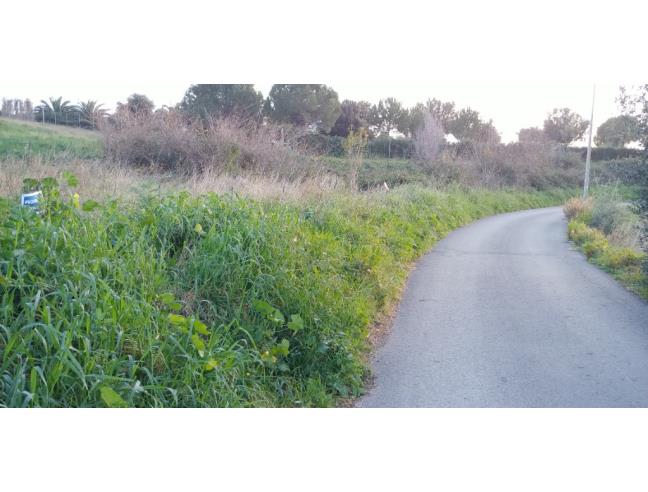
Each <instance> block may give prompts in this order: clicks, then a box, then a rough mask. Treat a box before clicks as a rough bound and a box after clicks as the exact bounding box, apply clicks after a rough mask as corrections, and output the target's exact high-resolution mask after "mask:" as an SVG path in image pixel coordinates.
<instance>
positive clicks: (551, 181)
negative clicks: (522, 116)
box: [0, 84, 643, 407]
mask: <svg viewBox="0 0 648 492" xmlns="http://www.w3.org/2000/svg"><path fill="white" fill-rule="evenodd" d="M2 107H3V115H4V116H10V118H4V117H3V118H2V119H0V168H2V173H0V406H53V407H76V406H329V405H335V404H338V403H340V401H342V400H344V399H346V398H351V397H354V396H357V395H359V394H361V392H362V390H363V382H364V380H365V377H366V376H367V368H366V364H365V359H366V355H367V350H368V345H369V341H368V340H369V335H370V330H371V326H372V323H374V322H376V321H377V320H378V319H379V318H380V317H381V316H382V315H383V314H384V313H386V312H388V311H389V309H390V307H392V306H393V305H394V303H395V302H397V300H398V296H399V293H400V291H401V289H402V286H403V284H404V281H405V279H406V275H407V272H408V269H409V267H410V265H411V263H412V262H413V261H414V260H416V259H417V258H418V257H419V256H420V255H422V254H423V253H424V252H425V251H427V250H428V249H429V248H430V247H431V246H432V245H433V244H434V243H435V242H436V241H438V240H439V239H440V238H442V237H443V236H445V235H446V234H447V233H448V232H449V231H451V230H453V229H454V228H456V227H459V226H462V225H464V224H466V223H468V222H470V221H472V220H475V219H478V218H481V217H484V216H487V215H490V214H495V213H501V212H508V211H514V210H520V209H526V208H535V207H542V206H549V205H556V204H559V203H563V202H564V201H565V200H566V199H567V198H569V197H570V196H573V195H574V194H575V187H577V186H578V185H579V184H580V182H581V180H582V169H583V156H582V152H581V150H579V149H572V148H569V147H568V144H569V143H570V142H572V141H573V140H575V139H578V138H579V136H580V135H582V132H583V131H584V128H586V122H584V121H583V120H582V118H580V117H579V116H578V115H576V114H574V113H572V112H571V111H569V110H568V109H566V108H563V109H560V110H555V111H553V112H552V113H550V114H549V115H548V117H547V121H546V122H545V125H544V127H543V128H542V129H540V128H530V129H524V130H521V131H520V141H519V142H516V143H512V144H502V143H501V142H500V139H499V134H498V133H497V131H496V129H495V127H494V125H493V123H492V122H491V121H486V120H484V119H482V118H481V117H480V116H479V113H477V112H476V111H474V110H471V109H470V108H462V109H459V108H455V107H454V104H452V103H442V102H440V101H436V100H430V101H427V102H426V103H425V104H419V105H416V106H414V107H412V108H404V107H402V105H400V103H399V102H398V101H396V100H395V99H393V98H387V99H385V100H382V101H380V102H379V103H377V104H375V105H371V104H369V103H364V102H354V101H343V102H342V103H340V102H338V101H337V94H336V93H335V91H333V90H332V89H331V88H328V87H326V86H321V85H284V84H280V85H275V86H274V87H273V89H272V90H271V92H270V94H269V95H268V97H267V98H265V99H264V98H263V97H262V95H261V94H259V93H258V92H256V91H255V90H254V88H253V86H251V85H245V84H243V85H219V86H214V85H196V86H192V87H190V88H189V90H188V91H187V94H186V95H185V97H184V99H183V100H182V101H181V102H180V103H179V104H178V105H177V106H176V107H173V108H166V107H165V108H158V109H156V108H155V105H154V104H153V102H152V101H150V100H149V99H148V98H147V97H146V96H144V95H141V94H133V95H132V96H130V97H129V98H128V100H127V101H126V102H125V103H120V104H119V105H118V107H117V109H116V110H115V111H114V112H113V113H112V114H109V113H108V112H106V111H105V110H104V109H103V108H102V106H101V104H98V103H97V102H95V101H87V102H86V103H80V104H78V105H72V104H71V103H70V102H69V101H64V100H63V99H62V98H57V99H54V98H52V99H50V100H49V101H41V104H40V105H39V106H37V107H36V108H32V106H31V103H30V102H28V101H19V100H10V101H6V100H5V101H3V106H2ZM32 113H33V114H36V115H37V116H39V117H40V120H39V121H40V122H38V123H36V122H34V121H29V120H30V119H31V118H32V117H33V114H32ZM43 122H44V123H43ZM75 122H76V123H75ZM625 123H627V121H626V122H625ZM74 126H78V127H79V128H74ZM620 126H622V125H619V124H610V125H608V127H609V128H608V130H609V131H608V133H609V132H612V131H614V132H617V133H618V130H619V127H620ZM626 126H627V125H626ZM623 128H625V127H623ZM633 128H635V127H633ZM637 128H638V127H637ZM633 131H634V130H633ZM450 132H452V135H453V136H454V137H455V140H456V141H455V142H453V143H451V142H450V141H448V140H447V139H446V135H448V133H450ZM395 133H399V134H398V135H394V134H395ZM615 135H616V133H615ZM633 135H634V134H633ZM601 138H602V139H604V138H607V139H608V140H610V139H612V141H614V142H618V141H624V142H625V141H626V140H628V138H631V137H623V138H625V140H624V139H623V138H621V137H619V138H621V140H619V138H617V139H616V140H614V138H612V137H610V136H609V135H608V136H607V137H606V134H605V132H603V134H602V136H601ZM615 138H616V137H615ZM632 138H634V137H632ZM630 150H631V149H611V150H610V149H608V150H606V151H605V152H604V159H607V160H609V161H614V163H613V164H610V165H607V164H606V163H605V162H602V161H601V160H600V159H599V160H598V161H597V162H595V165H594V166H593V169H594V171H593V172H594V179H593V183H594V184H600V185H603V184H611V183H617V182H619V181H620V182H621V183H626V184H627V186H626V188H623V189H633V188H632V186H634V181H633V180H634V176H635V174H633V173H636V172H639V173H641V172H643V171H642V168H641V166H640V165H639V160H638V158H637V155H635V154H634V153H632V152H630ZM595 160H596V159H595ZM637 170H638V171H637ZM35 190H40V191H42V192H43V201H42V203H41V205H40V210H39V213H36V212H35V211H34V210H32V209H27V208H25V207H20V206H18V197H19V195H20V193H21V192H28V191H35ZM573 203H575V202H572V204H573ZM588 206H589V205H588V204H583V207H585V208H584V211H583V212H582V213H580V212H579V213H577V214H575V215H574V217H573V218H574V220H575V221H577V222H578V224H583V227H590V226H591V227H594V224H593V223H591V222H590V219H591V217H594V216H596V214H595V210H596V207H593V208H591V209H587V207H588ZM588 210H589V211H588ZM588 214H589V215H588ZM575 223H576V222H575ZM585 224H588V225H585ZM575 227H581V226H580V225H577V226H575ZM571 229H573V226H572V225H570V230H571ZM601 234H602V233H601ZM623 234H625V236H624V237H625V238H626V239H628V238H629V237H630V233H629V232H628V231H627V230H625V232H623ZM621 235H622V230H621V229H619V228H618V227H616V226H615V227H613V228H612V232H610V233H609V234H608V236H604V237H605V239H606V241H616V240H617V239H615V238H617V237H621ZM594 239H597V238H594ZM598 239H601V238H600V237H599V238H598ZM586 242H592V239H591V238H590V239H588V240H587V241H585V240H584V242H583V244H585V243H586ZM624 247H627V248H631V247H633V246H632V245H629V244H628V245H626V246H624ZM606 248H608V249H609V251H611V252H613V253H614V254H615V255H616V256H614V258H615V261H616V262H617V263H619V264H620V265H622V266H623V268H630V267H632V268H635V267H636V265H638V264H639V263H640V258H641V254H639V257H638V258H639V259H638V258H635V257H632V256H631V255H630V253H628V252H626V251H625V250H624V251H623V252H621V253H618V254H617V252H616V250H614V251H613V250H611V249H610V248H609V247H607V246H606ZM609 254H612V253H609ZM602 256H603V253H601V254H598V253H597V254H593V255H592V257H596V258H598V257H602ZM608 256H609V255H608ZM617 257H618V258H617ZM619 258H620V259H619ZM635 270H636V268H635ZM635 270H632V272H635ZM628 275H629V274H628Z"/></svg>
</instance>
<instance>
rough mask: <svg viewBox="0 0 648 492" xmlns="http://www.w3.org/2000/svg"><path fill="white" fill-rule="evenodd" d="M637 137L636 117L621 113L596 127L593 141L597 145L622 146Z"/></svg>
mask: <svg viewBox="0 0 648 492" xmlns="http://www.w3.org/2000/svg"><path fill="white" fill-rule="evenodd" d="M638 139H639V133H638V128H637V118H635V117H633V116H629V115H621V116H615V117H612V118H608V119H607V120H606V121H605V122H603V123H602V124H601V125H600V126H599V127H598V129H597V130H596V136H595V137H594V143H596V145H597V146H599V147H616V148H623V147H625V146H626V145H627V144H629V143H630V142H634V141H636V140H638Z"/></svg>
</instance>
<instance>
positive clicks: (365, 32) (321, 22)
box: [0, 0, 648, 141]
mask: <svg viewBox="0 0 648 492" xmlns="http://www.w3.org/2000/svg"><path fill="white" fill-rule="evenodd" d="M646 5H648V4H645V2H638V1H633V0H615V2H614V3H613V4H609V5H607V4H603V2H591V1H590V2H586V1H580V0H578V1H575V0H545V1H543V2H537V1H533V2H530V1H529V2H525V1H524V0H490V1H489V2H484V1H481V2H480V1H474V0H453V1H451V2H450V1H445V2H421V1H416V0H399V2H393V1H384V0H374V1H372V2H366V3H365V2H362V1H355V2H349V1H348V0H328V1H327V2H326V3H313V4H309V3H308V2H303V1H298V0H275V1H273V2H267V1H266V2H261V1H257V2H254V1H250V0H239V1H238V2H206V1H201V0H183V2H182V4H181V6H180V7H178V5H177V4H175V3H170V2H169V3H165V2H155V3H153V2H150V3H149V2H146V1H139V2H133V1H132V0H113V1H112V2H111V3H108V4H103V5H102V11H101V12H98V11H96V10H93V9H92V7H91V4H90V3H88V2H83V1H80V0H59V1H57V2H51V1H50V2H48V1H45V0H22V1H21V2H7V5H3V10H2V17H3V22H2V28H1V29H0V54H1V55H2V56H1V57H0V60H1V61H0V97H3V96H4V97H21V98H25V97H29V98H31V99H32V100H35V101H37V100H39V99H42V98H47V97H50V96H59V95H61V96H63V97H64V98H66V99H70V100H72V101H74V102H76V101H78V100H87V99H97V100H99V101H100V102H104V103H106V105H107V106H108V107H109V108H112V107H114V105H115V104H116V102H117V101H123V100H125V99H126V97H127V96H128V95H129V94H131V93H134V92H140V93H144V94H146V95H147V96H149V97H150V98H151V99H152V100H153V101H154V102H155V103H156V104H157V105H158V106H160V105H163V104H167V105H171V104H175V103H177V102H178V101H179V100H180V99H181V98H182V95H183V93H184V91H185V90H186V88H187V87H188V86H189V85H190V84H192V83H250V82H255V85H256V86H257V87H258V88H259V89H260V90H261V91H262V92H263V93H264V94H267V92H268V90H269V88H270V86H271V85H272V83H274V82H281V83H285V82H289V83H325V84H328V85H330V86H332V87H333V88H334V89H335V90H336V91H337V92H338V94H339V96H340V99H345V98H349V99H365V100H368V101H371V102H376V101H377V100H378V99H380V98H383V97H389V96H393V97H396V98H398V99H400V100H401V101H402V102H403V103H404V104H406V105H408V106H409V105H413V104H414V103H416V102H418V101H425V100H426V99H428V98H437V99H441V100H444V101H454V102H455V103H456V104H457V106H459V107H465V106H470V107H472V108H473V109H475V110H477V111H479V112H480V114H481V115H482V117H483V118H485V119H492V120H493V122H494V124H495V126H496V127H497V128H498V130H499V131H500V133H501V134H502V137H503V139H504V141H511V140H515V139H516V137H517V132H518V130H519V129H520V128H524V127H528V126H541V125H542V122H543V120H544V118H545V117H546V115H547V113H548V112H549V111H551V110H552V109H553V108H556V107H565V106H566V107H569V108H571V109H573V110H574V111H576V112H578V113H580V114H581V115H582V116H583V117H584V118H586V119H589V113H590V105H591V90H592V84H594V83H596V85H597V99H596V109H595V115H594V124H595V127H596V126H598V125H599V124H600V123H602V122H603V121H604V120H605V119H607V118H609V117H610V116H615V115H617V114H619V110H618V107H617V105H616V103H615V97H616V96H617V95H618V87H619V85H632V84H637V83H642V82H647V81H648V65H647V64H646V63H645V61H644V60H645V46H646V39H645V27H644V19H645V18H646V17H647V14H648V11H647V10H648V7H647V6H646ZM20 19H29V28H27V29H25V24H24V22H22V21H17V20H20ZM62 25H65V26H68V27H67V28H60V29H59V28H53V26H62ZM51 32H53V33H55V35H49V34H48V33H51ZM39 33H40V34H41V35H40V36H39Z"/></svg>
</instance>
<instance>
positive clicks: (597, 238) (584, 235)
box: [568, 220, 605, 246]
mask: <svg viewBox="0 0 648 492" xmlns="http://www.w3.org/2000/svg"><path fill="white" fill-rule="evenodd" d="M568 234H569V239H571V240H572V241H574V242H575V243H576V244H577V245H579V246H582V245H583V244H585V243H597V242H598V243H600V242H601V241H605V234H603V233H602V232H601V231H598V230H596V229H593V228H591V227H588V226H587V225H586V224H584V223H582V222H579V221H577V220H572V221H571V222H570V223H569V226H568Z"/></svg>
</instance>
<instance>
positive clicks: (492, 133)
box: [447, 108, 501, 143]
mask: <svg viewBox="0 0 648 492" xmlns="http://www.w3.org/2000/svg"><path fill="white" fill-rule="evenodd" d="M447 131H448V133H451V134H452V135H454V137H455V138H456V139H457V140H459V141H472V142H483V143H485V142H488V143H499V142H500V140H501V138H500V135H499V133H498V132H497V129H496V128H495V125H493V122H492V120H489V121H482V119H481V118H480V116H479V112H477V111H475V110H474V109H471V108H464V109H462V110H461V111H459V112H455V113H454V114H453V115H451V116H448V122H447Z"/></svg>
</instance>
